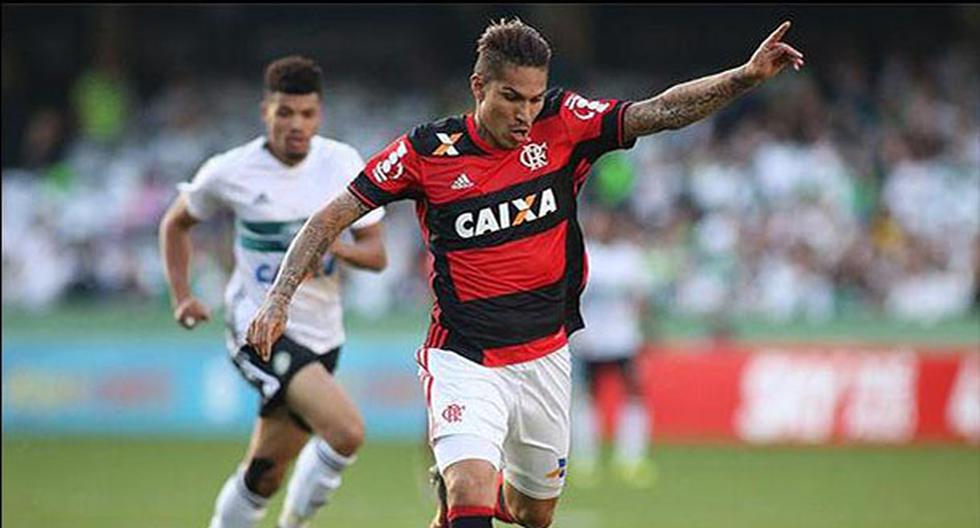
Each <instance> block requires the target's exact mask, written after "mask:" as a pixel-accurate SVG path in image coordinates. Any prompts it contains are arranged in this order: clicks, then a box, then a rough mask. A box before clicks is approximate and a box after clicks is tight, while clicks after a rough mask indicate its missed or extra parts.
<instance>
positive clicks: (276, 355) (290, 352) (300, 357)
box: [232, 336, 340, 431]
mask: <svg viewBox="0 0 980 528" xmlns="http://www.w3.org/2000/svg"><path fill="white" fill-rule="evenodd" d="M339 357H340V347H337V348H334V349H332V350H330V351H328V352H326V353H324V354H317V353H315V352H313V351H312V350H310V349H309V348H306V347H304V346H303V345H300V344H299V343H297V342H296V341H293V340H292V339H290V338H288V337H286V336H282V337H280V338H279V340H278V341H276V342H275V344H273V345H272V355H271V356H270V357H269V361H268V362H266V361H262V359H261V358H259V355H258V353H257V352H256V351H255V349H254V348H252V346H251V345H244V346H242V347H241V348H239V349H238V352H236V353H235V356H234V357H233V358H232V363H234V364H235V368H237V369H238V372H239V373H241V375H242V376H243V377H244V378H245V381H247V382H248V383H249V384H250V385H252V386H253V387H255V389H256V390H257V391H259V395H260V396H261V397H262V403H261V405H260V406H259V416H263V417H264V416H269V415H271V414H272V413H273V412H274V411H276V410H277V409H278V408H279V407H281V406H283V405H285V404H286V387H288V386H289V382H290V381H292V379H293V376H295V375H296V373H297V372H299V371H300V369H302V368H303V367H305V366H306V365H309V364H310V363H314V362H318V363H320V364H321V365H323V367H324V368H325V369H327V372H329V373H330V374H333V372H334V370H335V369H336V368H337V359H338V358H339ZM289 414H290V416H292V418H293V420H295V421H296V423H297V425H299V426H300V427H302V428H303V429H305V430H306V431H310V426H309V425H308V424H307V423H306V422H305V421H304V420H303V419H302V418H301V417H300V416H299V415H298V414H296V413H294V412H293V411H291V410H290V411H289Z"/></svg>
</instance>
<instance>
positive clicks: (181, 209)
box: [159, 194, 210, 329]
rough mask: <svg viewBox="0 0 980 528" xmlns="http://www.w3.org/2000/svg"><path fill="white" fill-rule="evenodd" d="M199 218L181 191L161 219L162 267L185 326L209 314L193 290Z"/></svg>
mask: <svg viewBox="0 0 980 528" xmlns="http://www.w3.org/2000/svg"><path fill="white" fill-rule="evenodd" d="M197 223H198V220H197V219H196V218H194V217H193V216H191V214H190V212H189V211H188V209H187V197H186V196H184V195H183V194H181V195H180V196H178V197H177V199H176V200H174V202H173V204H171V205H170V208H169V209H167V212H166V213H165V214H164V215H163V219H162V220H161V221H160V230H159V237H160V254H161V255H162V256H163V264H164V266H163V271H164V274H165V275H166V278H167V285H168V286H169V287H170V301H171V304H172V305H173V307H174V318H175V319H176V320H177V322H178V323H180V324H181V325H182V326H184V328H188V329H190V328H193V327H194V326H195V325H196V324H197V323H198V322H200V321H206V320H208V319H209V318H210V314H209V313H208V309H207V308H206V307H205V306H204V305H203V304H201V302H200V301H198V300H197V299H196V298H195V297H194V295H193V294H192V293H191V287H190V279H189V275H190V262H191V252H192V248H193V242H192V241H191V233H190V231H191V228H192V227H194V226H195V225H197Z"/></svg>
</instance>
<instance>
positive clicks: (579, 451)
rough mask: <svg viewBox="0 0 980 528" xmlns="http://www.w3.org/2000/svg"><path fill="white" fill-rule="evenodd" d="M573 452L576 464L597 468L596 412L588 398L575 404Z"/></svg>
mask: <svg viewBox="0 0 980 528" xmlns="http://www.w3.org/2000/svg"><path fill="white" fill-rule="evenodd" d="M572 435H573V436H572V450H573V458H572V460H573V461H574V463H575V464H578V465H580V466H588V467H595V464H596V460H597V458H598V445H597V439H596V435H597V427H596V412H595V408H594V406H593V405H592V402H591V401H589V399H588V398H579V399H577V400H576V403H575V419H574V420H572Z"/></svg>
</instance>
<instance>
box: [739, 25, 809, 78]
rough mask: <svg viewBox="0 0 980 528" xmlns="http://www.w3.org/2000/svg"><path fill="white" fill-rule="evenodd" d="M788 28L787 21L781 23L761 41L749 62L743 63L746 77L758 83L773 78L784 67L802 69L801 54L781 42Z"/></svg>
mask: <svg viewBox="0 0 980 528" xmlns="http://www.w3.org/2000/svg"><path fill="white" fill-rule="evenodd" d="M789 26H790V22H789V21H788V20H787V21H786V22H783V23H782V24H780V25H779V27H778V28H776V30H775V31H773V32H772V34H771V35H769V36H768V37H767V38H766V40H764V41H762V44H760V45H759V49H757V50H755V53H753V54H752V58H751V59H749V62H747V63H745V66H744V71H745V75H746V77H748V78H749V79H751V80H752V81H753V82H756V83H758V82H762V81H765V80H767V79H769V78H771V77H774V76H775V75H776V74H778V73H779V72H781V71H782V70H783V68H785V67H786V66H789V65H792V66H793V68H794V69H796V70H799V69H800V68H802V67H803V54H802V53H800V52H799V51H797V50H796V49H795V48H793V46H790V45H789V44H787V43H785V42H782V38H783V35H785V34H786V31H788V30H789Z"/></svg>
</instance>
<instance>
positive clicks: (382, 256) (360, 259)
mask: <svg viewBox="0 0 980 528" xmlns="http://www.w3.org/2000/svg"><path fill="white" fill-rule="evenodd" d="M351 233H352V234H353V235H354V243H353V244H345V243H343V242H339V241H338V242H334V244H333V245H332V246H330V252H331V253H333V254H334V256H336V257H337V258H339V259H340V260H342V261H344V262H345V263H347V264H350V265H351V266H354V267H355V268H361V269H368V270H371V271H381V270H383V269H385V266H387V265H388V254H387V253H386V252H385V243H384V228H383V227H382V225H381V222H378V223H375V224H371V225H369V226H367V227H363V228H361V229H351Z"/></svg>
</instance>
